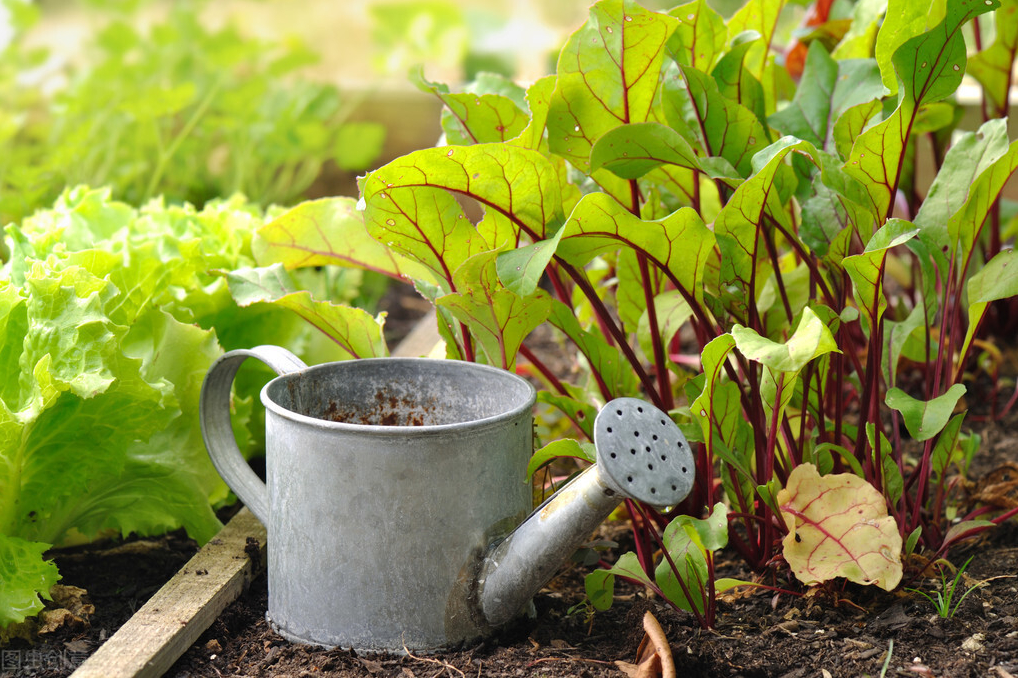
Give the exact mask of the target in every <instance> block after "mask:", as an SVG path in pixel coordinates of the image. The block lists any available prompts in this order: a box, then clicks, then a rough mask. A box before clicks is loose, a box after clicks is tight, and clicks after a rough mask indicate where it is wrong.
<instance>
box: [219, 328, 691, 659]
mask: <svg viewBox="0 0 1018 678" xmlns="http://www.w3.org/2000/svg"><path fill="white" fill-rule="evenodd" d="M248 357H254V358H257V359H259V360H261V361H262V362H264V363H266V364H267V365H269V367H271V368H272V369H273V370H275V371H276V372H277V373H278V374H279V376H278V377H276V378H275V379H273V380H272V381H270V382H269V383H268V384H267V385H266V386H265V388H264V389H262V392H261V400H262V403H264V405H265V408H266V423H265V426H266V478H267V481H266V482H265V483H263V482H262V481H261V480H260V479H259V478H258V476H257V475H255V473H254V472H253V471H252V470H251V469H250V467H249V466H248V465H247V463H246V462H245V461H244V459H243V457H242V456H241V454H240V451H239V450H238V448H237V444H236V442H235V440H234V437H233V431H232V428H231V424H230V389H231V386H232V383H233V379H234V376H235V375H236V373H237V370H238V369H239V367H240V365H241V363H242V362H243V361H244V360H245V359H246V358H248ZM535 398H536V394H535V391H534V388H533V387H532V386H531V385H530V384H529V383H528V382H527V381H525V380H524V379H522V378H520V377H518V376H516V375H515V374H512V373H510V372H507V371H504V370H500V369H496V368H493V367H488V366H485V365H479V364H475V363H468V362H461V361H454V360H431V359H424V358H379V359H365V360H350V361H343V362H335V363H326V364H323V365H318V366H316V367H307V366H306V365H305V364H304V363H303V362H301V361H300V360H299V359H298V358H297V357H296V356H294V355H293V354H292V353H290V352H289V351H287V350H285V349H283V348H280V347H277V346H258V347H256V348H253V349H250V350H237V351H230V352H228V353H226V354H225V355H223V356H222V357H221V358H220V359H219V360H218V361H217V362H216V363H215V364H213V366H212V367H211V368H210V370H209V373H208V375H207V376H206V378H205V382H204V384H203V385H202V394H201V406H200V410H201V426H202V435H203V436H204V439H205V445H206V447H207V448H208V451H209V455H210V456H211V458H212V461H213V463H214V464H215V466H216V469H217V470H218V471H219V473H220V474H221V475H222V476H223V478H224V480H226V482H227V483H228V484H229V486H230V487H231V488H232V489H233V490H234V492H236V494H237V495H238V496H239V497H240V498H241V500H243V502H244V503H245V504H246V505H247V506H248V508H250V510H251V511H252V512H253V513H254V514H255V516H257V517H258V519H259V520H261V521H262V523H264V524H265V527H266V530H267V534H268V549H267V550H268V584H269V601H268V611H267V614H266V617H267V618H268V620H269V622H270V624H271V625H272V627H273V628H274V629H275V630H276V631H277V632H279V633H280V634H281V635H283V636H284V637H285V638H287V639H288V640H291V641H295V642H300V643H309V644H314V645H322V646H326V647H337V646H338V647H344V648H352V649H356V650H372V651H394V652H400V651H437V650H441V649H444V648H450V647H454V646H457V645H460V644H462V643H464V642H468V641H471V640H474V639H477V638H479V637H481V636H485V635H487V634H489V633H491V632H492V631H493V630H495V629H496V628H497V627H499V626H500V625H502V624H505V623H506V622H508V621H510V620H512V619H513V618H514V617H516V616H517V615H518V614H519V613H520V612H521V611H522V610H523V609H524V608H525V607H527V606H528V604H529V603H530V600H531V598H532V597H533V595H534V594H535V593H536V592H537V591H538V590H539V589H540V588H541V587H542V586H543V585H544V584H545V583H547V582H548V581H549V580H550V579H551V578H552V577H553V576H554V574H555V572H556V571H557V570H558V569H559V567H560V566H561V564H562V563H563V561H564V560H565V559H567V558H568V557H569V556H570V555H571V554H572V553H573V552H574V551H575V550H576V549H577V548H578V547H579V546H581V545H582V544H583V543H584V542H585V541H586V540H588V539H589V538H590V535H591V533H592V532H593V531H594V530H595V529H596V528H597V526H598V525H599V524H600V523H601V522H602V521H603V520H604V519H605V518H606V517H607V516H608V514H609V513H611V511H612V510H614V509H615V507H616V506H618V504H619V503H620V502H621V501H622V499H623V498H624V497H630V498H632V499H636V500H639V501H642V502H645V503H648V504H651V505H655V506H670V505H674V504H677V503H678V502H680V501H681V500H682V499H683V498H685V496H686V495H687V494H688V493H689V491H690V489H691V488H692V485H693V477H694V468H693V456H692V453H691V450H690V448H689V444H688V443H687V442H686V439H685V437H684V436H683V435H682V433H681V432H680V431H679V429H678V427H677V426H675V424H674V423H673V422H672V421H671V419H670V418H669V417H668V416H667V415H666V414H664V413H663V412H661V411H660V410H658V409H656V408H655V407H653V406H652V405H650V404H649V403H646V402H644V401H642V400H638V399H635V398H619V399H617V400H613V401H611V402H609V403H608V404H607V405H606V406H605V407H604V408H603V409H602V410H601V412H600V413H599V414H598V416H597V419H596V420H595V424H594V445H595V447H596V449H597V464H596V465H593V466H591V467H590V468H588V469H586V470H585V471H584V472H583V473H581V474H580V475H578V476H577V477H576V478H574V479H573V480H572V481H571V482H569V483H568V484H567V485H566V486H565V487H563V488H562V489H560V490H559V491H558V492H557V493H555V494H554V495H553V496H552V497H550V498H549V499H548V500H547V501H545V502H544V503H543V504H542V505H541V506H539V507H538V508H537V509H534V510H531V507H532V505H533V504H532V493H531V486H530V483H529V482H527V480H526V468H527V462H528V460H529V458H530V456H531V454H532V452H533V414H532V411H531V410H532V407H533V405H534V402H535Z"/></svg>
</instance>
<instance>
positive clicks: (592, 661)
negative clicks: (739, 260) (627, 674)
mask: <svg viewBox="0 0 1018 678" xmlns="http://www.w3.org/2000/svg"><path fill="white" fill-rule="evenodd" d="M543 662H582V663H585V664H605V665H606V666H612V665H613V664H612V663H611V662H606V661H600V660H597V659H583V658H582V657H568V656H566V657H541V658H540V659H535V660H534V661H532V662H530V663H529V664H527V668H528V669H529V668H531V667H533V666H536V665H538V664H541V663H543Z"/></svg>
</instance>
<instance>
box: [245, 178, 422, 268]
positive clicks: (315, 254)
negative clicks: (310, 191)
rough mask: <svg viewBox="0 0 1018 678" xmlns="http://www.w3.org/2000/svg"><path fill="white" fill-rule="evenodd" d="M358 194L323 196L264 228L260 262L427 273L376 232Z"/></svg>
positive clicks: (258, 242)
mask: <svg viewBox="0 0 1018 678" xmlns="http://www.w3.org/2000/svg"><path fill="white" fill-rule="evenodd" d="M356 205H357V203H356V201H355V200H353V199H352V198H323V199H321V200H311V201H308V202H304V203H301V204H300V205H297V206H296V207H294V208H293V209H291V210H290V211H288V212H286V213H285V214H283V215H282V216H280V217H278V218H276V219H275V220H273V221H271V222H270V223H268V224H266V225H265V226H262V227H261V228H260V229H258V233H257V234H256V236H255V238H254V240H253V241H252V243H251V249H252V251H253V253H254V257H255V261H256V262H258V265H259V266H268V265H269V264H275V263H279V264H283V265H284V266H285V267H286V268H287V270H292V269H295V268H305V267H310V266H329V265H334V266H345V267H355V268H363V269H366V270H369V271H377V272H379V273H384V274H386V275H389V276H393V277H399V276H406V277H420V276H427V273H426V271H425V269H424V268H422V267H421V266H420V265H419V264H417V263H416V262H414V261H411V260H409V259H405V258H404V257H401V256H399V255H398V254H396V253H395V252H393V251H392V250H391V249H388V248H386V247H385V246H384V245H382V244H381V243H379V242H378V241H377V240H375V239H374V238H372V237H371V235H370V234H369V233H368V229H367V227H366V226H365V225H364V215H363V214H362V213H361V212H359V211H358V210H357V207H356Z"/></svg>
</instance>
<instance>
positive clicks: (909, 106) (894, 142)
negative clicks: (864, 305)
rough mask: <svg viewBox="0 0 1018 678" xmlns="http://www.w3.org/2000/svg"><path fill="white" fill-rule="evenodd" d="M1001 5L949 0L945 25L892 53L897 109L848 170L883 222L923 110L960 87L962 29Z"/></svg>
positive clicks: (865, 138) (857, 150)
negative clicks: (896, 88) (917, 121)
mask: <svg viewBox="0 0 1018 678" xmlns="http://www.w3.org/2000/svg"><path fill="white" fill-rule="evenodd" d="M999 6H1000V2H999V0H985V1H984V2H971V3H968V2H962V1H961V0H951V2H949V3H948V7H947V15H946V16H945V17H944V20H943V21H941V22H940V23H939V24H937V25H936V26H935V27H934V28H932V29H931V30H929V31H927V32H925V33H922V34H920V35H916V36H915V37H912V38H910V39H909V40H907V41H905V42H904V43H902V44H901V46H900V47H898V48H897V49H896V50H895V51H894V56H893V58H892V62H893V64H894V69H895V71H896V72H897V75H898V82H899V83H900V88H899V105H898V108H896V109H895V111H894V112H893V113H892V114H891V115H890V116H889V117H888V118H887V119H886V120H884V121H882V122H880V123H878V124H876V125H874V126H873V127H871V128H869V129H868V130H866V131H865V132H863V133H862V134H861V135H860V136H859V138H858V139H857V140H856V142H855V144H854V145H853V146H852V152H851V154H850V155H849V158H848V162H847V164H846V166H845V170H846V171H847V172H848V173H849V174H852V175H853V176H855V177H856V178H858V179H859V180H860V181H861V182H863V184H864V185H866V188H867V190H868V192H869V195H870V202H871V205H870V208H871V211H872V212H873V214H874V216H875V217H876V218H877V219H878V220H879V221H883V220H884V219H885V218H887V217H889V216H890V214H891V210H892V208H893V206H894V195H895V192H896V191H897V188H898V180H899V178H900V173H901V168H902V162H903V158H904V157H905V152H904V149H905V145H906V144H907V143H908V139H909V136H910V135H911V132H912V127H913V125H914V124H915V122H916V117H917V115H918V114H919V110H920V107H921V106H922V105H923V104H928V103H932V102H934V101H939V100H940V99H943V98H945V97H947V96H949V95H951V94H953V93H954V92H955V90H957V88H958V85H960V84H961V80H962V76H963V75H964V73H965V61H966V58H965V39H964V38H963V37H962V31H961V29H962V26H963V25H964V24H965V23H967V22H968V21H970V20H971V19H973V18H974V17H976V16H979V15H981V14H985V13H986V12H989V11H992V10H994V9H996V8H997V7H999Z"/></svg>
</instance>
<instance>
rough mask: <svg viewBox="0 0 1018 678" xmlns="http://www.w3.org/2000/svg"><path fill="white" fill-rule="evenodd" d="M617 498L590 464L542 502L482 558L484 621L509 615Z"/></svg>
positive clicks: (549, 575)
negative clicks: (507, 536)
mask: <svg viewBox="0 0 1018 678" xmlns="http://www.w3.org/2000/svg"><path fill="white" fill-rule="evenodd" d="M621 501H622V495H620V494H618V493H617V492H615V490H613V489H611V488H610V487H608V486H607V485H605V484H604V482H602V480H601V477H600V474H599V473H598V469H597V466H591V467H590V468H588V469H586V470H585V471H584V472H583V473H581V474H580V475H579V476H577V477H576V478H574V479H573V480H572V481H570V482H569V483H568V484H567V485H566V486H565V487H563V488H562V489H560V490H559V491H558V492H556V493H555V494H554V495H552V496H551V497H550V498H549V499H548V500H547V501H545V502H544V503H543V504H541V506H539V507H538V508H537V509H536V510H535V511H534V512H533V514H531V516H530V517H529V518H528V519H527V520H526V521H524V522H523V524H521V525H520V526H519V527H518V528H517V529H516V531H515V532H513V533H512V534H511V535H510V536H509V538H507V539H506V540H505V541H503V542H502V543H500V544H499V545H498V546H496V547H495V549H494V550H492V552H491V553H490V554H489V556H488V557H487V558H486V559H485V561H484V566H483V568H482V569H481V575H480V579H479V584H480V592H481V596H480V600H481V610H482V611H483V613H484V617H485V619H486V620H487V622H488V623H489V624H490V625H492V626H499V625H501V624H504V623H505V622H507V621H509V620H510V619H512V618H513V617H514V616H515V615H516V614H517V613H518V612H519V611H520V610H521V609H522V608H523V606H524V605H526V604H527V602H528V601H530V599H531V598H532V597H533V596H534V594H535V593H537V592H538V591H539V590H540V589H541V587H542V586H544V585H545V584H546V583H548V580H550V579H551V578H552V577H553V576H555V573H556V572H557V571H558V569H559V568H560V567H562V563H563V561H565V560H566V559H567V558H568V557H569V556H570V555H572V554H573V552H574V551H576V549H577V548H579V547H580V546H581V545H582V544H583V543H584V542H585V541H587V540H588V539H589V538H590V535H591V534H592V533H593V532H594V530H595V529H597V526H598V525H600V524H601V522H602V521H603V520H604V519H605V518H607V517H608V514H610V513H611V512H612V510H614V509H615V507H616V506H618V505H619V502H621Z"/></svg>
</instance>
